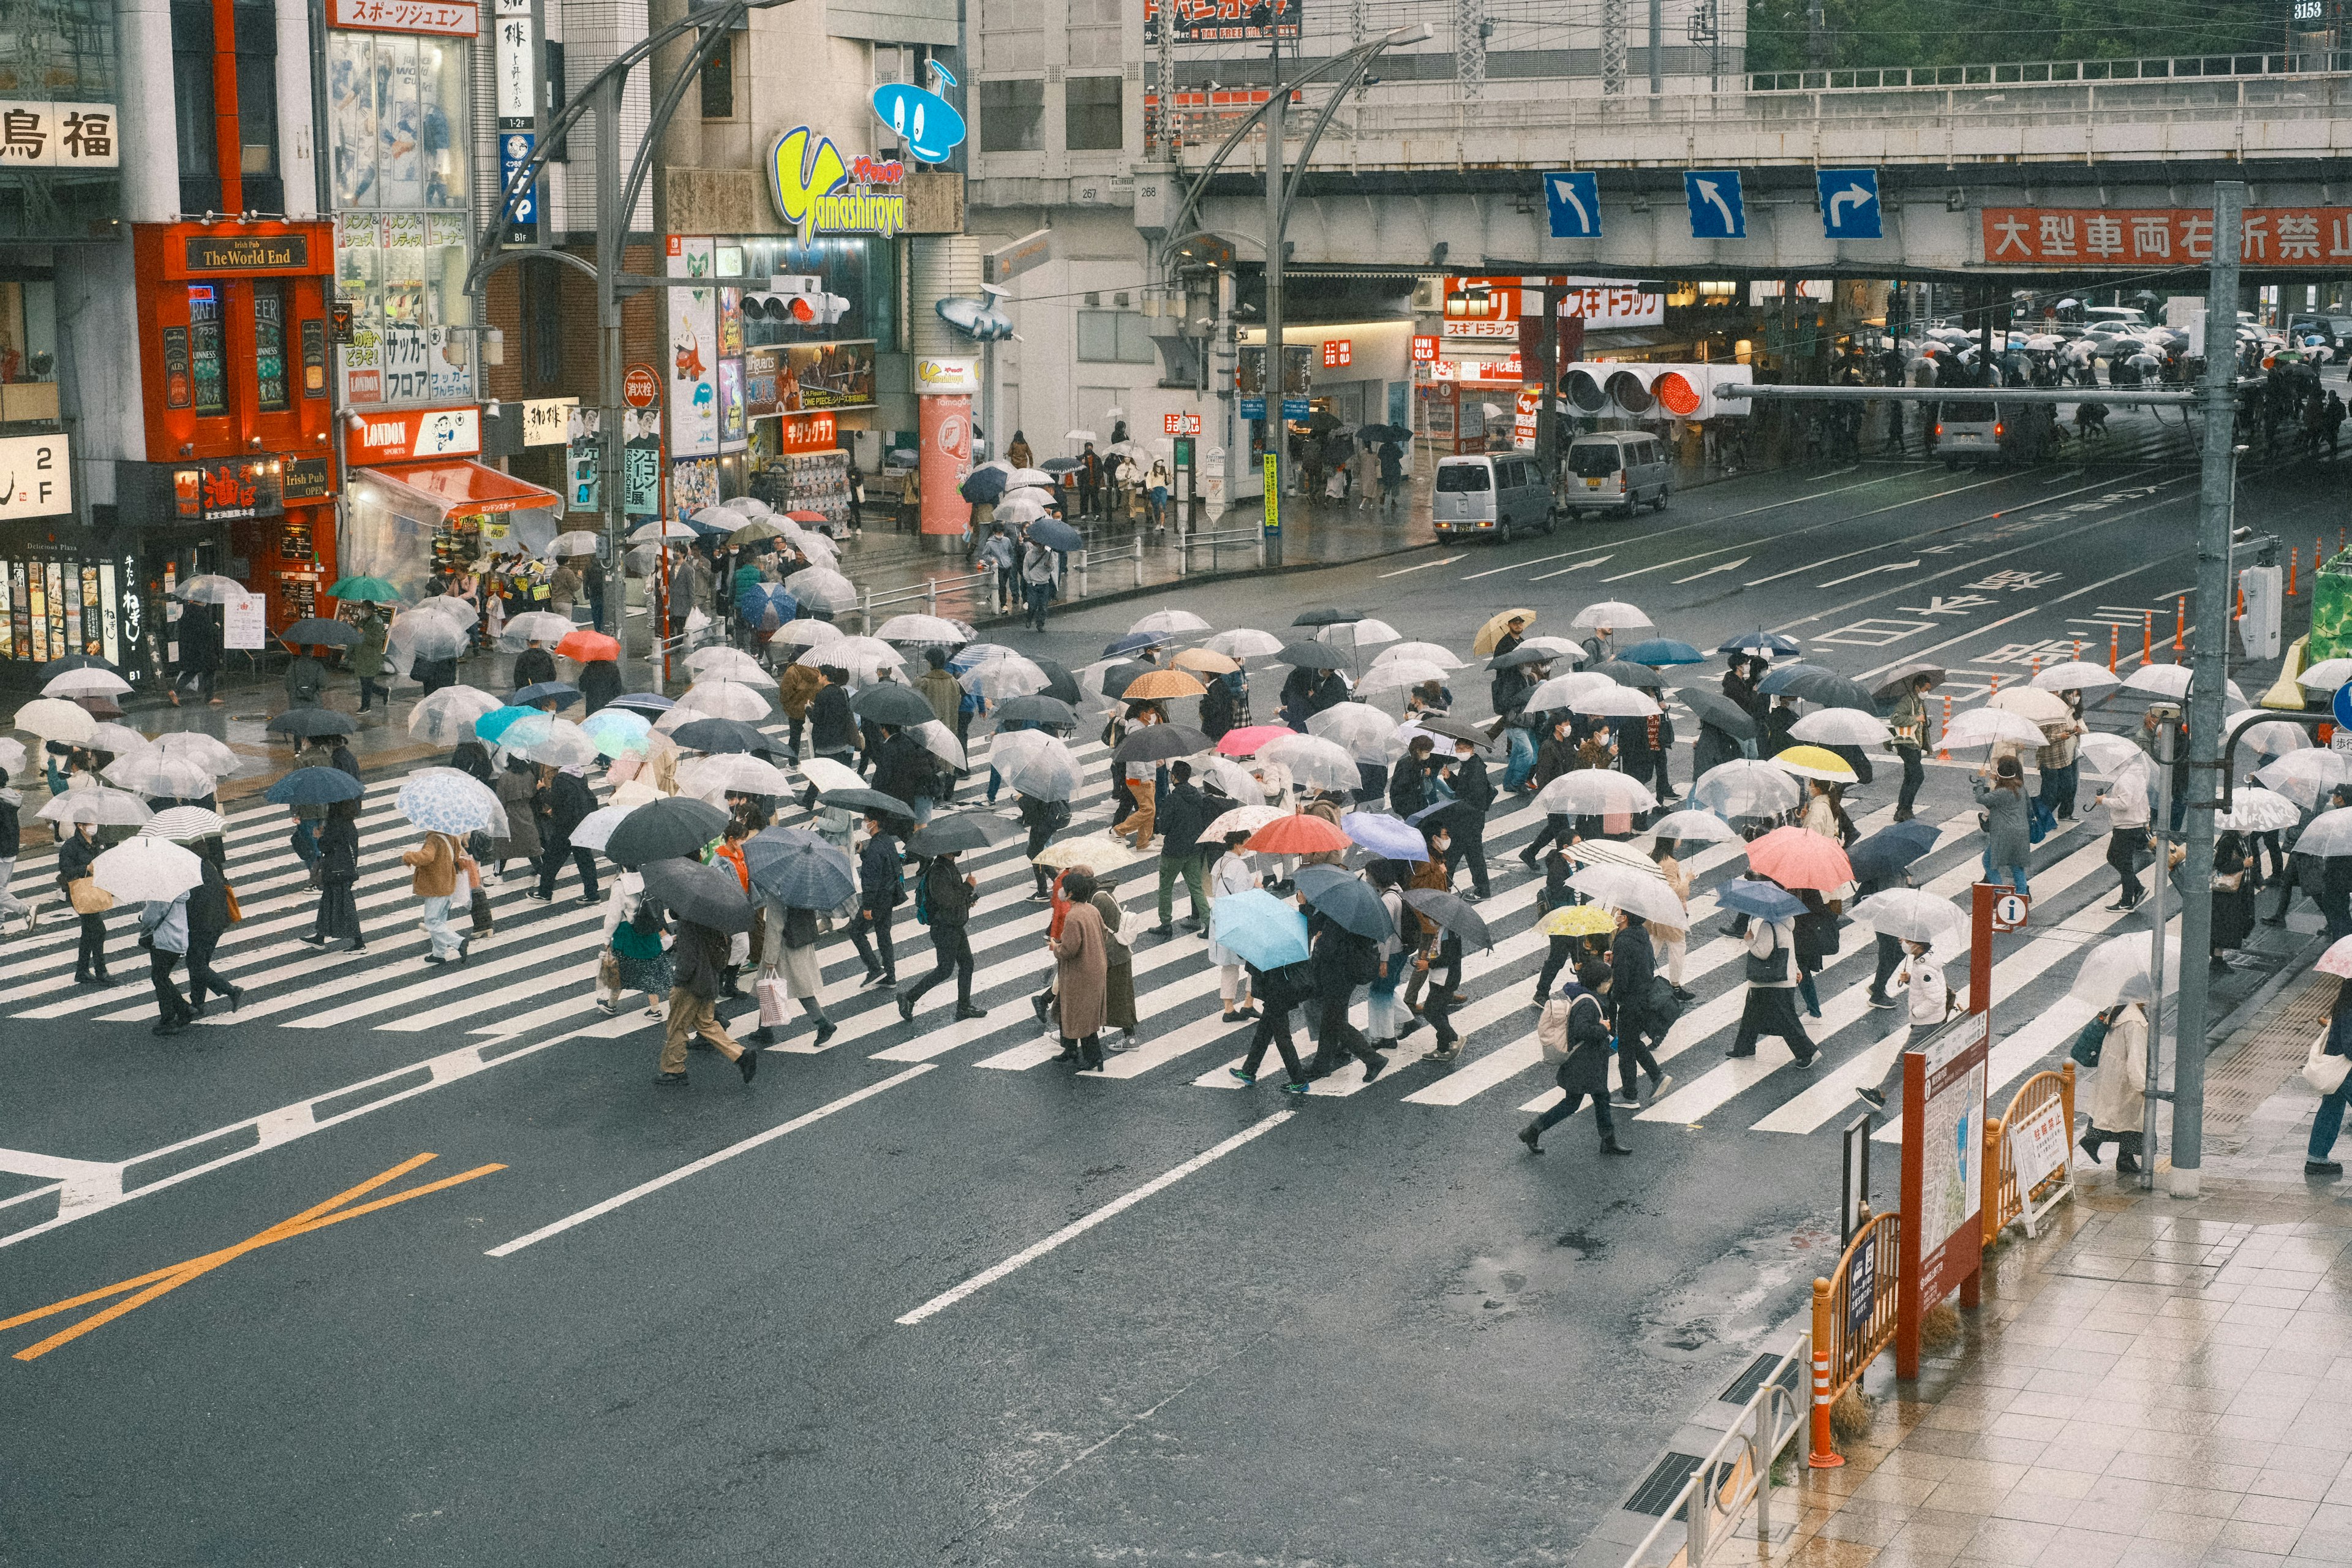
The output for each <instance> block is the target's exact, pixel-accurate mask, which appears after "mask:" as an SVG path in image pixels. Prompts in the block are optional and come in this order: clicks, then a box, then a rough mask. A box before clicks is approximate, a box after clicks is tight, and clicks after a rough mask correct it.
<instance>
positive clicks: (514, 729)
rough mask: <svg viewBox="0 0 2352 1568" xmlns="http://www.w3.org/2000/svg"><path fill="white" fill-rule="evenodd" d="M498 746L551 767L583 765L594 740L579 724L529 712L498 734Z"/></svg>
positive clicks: (594, 749)
mask: <svg viewBox="0 0 2352 1568" xmlns="http://www.w3.org/2000/svg"><path fill="white" fill-rule="evenodd" d="M499 751H501V752H505V753H506V754H507V755H508V756H510V757H522V758H525V759H527V760H528V761H530V762H534V763H546V764H547V765H548V766H550V767H554V768H584V767H586V766H587V765H588V764H589V763H593V762H594V761H595V760H596V755H597V746H596V742H593V741H592V740H590V739H589V738H588V736H587V734H586V732H585V731H583V730H582V729H581V728H580V726H579V725H577V724H574V723H573V722H572V721H571V720H569V719H559V718H557V717H556V716H555V715H554V714H552V713H532V714H530V715H529V716H527V717H525V718H521V719H518V720H516V721H514V722H513V723H511V724H509V725H508V726H507V727H506V730H505V732H504V733H502V734H500V735H499Z"/></svg>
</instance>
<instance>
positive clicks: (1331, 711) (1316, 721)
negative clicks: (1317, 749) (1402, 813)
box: [1307, 702, 1404, 766]
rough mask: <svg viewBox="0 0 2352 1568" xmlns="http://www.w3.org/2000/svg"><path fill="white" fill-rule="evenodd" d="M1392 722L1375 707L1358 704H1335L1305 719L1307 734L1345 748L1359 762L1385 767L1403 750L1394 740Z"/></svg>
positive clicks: (1394, 727) (1394, 732)
mask: <svg viewBox="0 0 2352 1568" xmlns="http://www.w3.org/2000/svg"><path fill="white" fill-rule="evenodd" d="M1396 729H1397V727H1396V723H1395V721H1393V720H1391V718H1390V717H1389V716H1388V715H1387V714H1385V713H1383V712H1381V710H1379V709H1377V708H1370V707H1367V706H1365V705H1364V704H1363V703H1361V702H1339V703H1334V704H1333V705H1332V706H1331V707H1328V708H1326V709H1325V710H1323V711H1322V712H1320V713H1317V714H1314V715H1312V716H1311V717H1309V718H1308V719H1307V733H1308V734H1310V735H1319V736H1321V737H1322V738H1323V739H1325V740H1327V741H1332V742H1337V743H1339V745H1342V746H1345V747H1347V748H1348V751H1349V753H1350V754H1351V755H1352V756H1353V757H1354V758H1355V760H1356V761H1358V762H1360V763H1380V764H1381V765H1383V766H1385V765H1386V764H1387V763H1389V762H1390V761H1391V759H1392V758H1394V757H1396V756H1397V755H1399V754H1400V753H1401V752H1402V751H1403V749H1404V748H1403V743H1402V742H1399V741H1398V740H1397V739H1396Z"/></svg>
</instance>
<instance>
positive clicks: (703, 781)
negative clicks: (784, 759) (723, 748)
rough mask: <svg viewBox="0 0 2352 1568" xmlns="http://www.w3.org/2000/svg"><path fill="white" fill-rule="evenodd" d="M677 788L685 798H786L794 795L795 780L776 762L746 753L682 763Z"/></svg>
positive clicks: (723, 753)
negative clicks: (706, 796)
mask: <svg viewBox="0 0 2352 1568" xmlns="http://www.w3.org/2000/svg"><path fill="white" fill-rule="evenodd" d="M677 787H678V789H679V791H680V793H682V794H686V795H729V794H733V795H790V794H792V793H793V781H792V775H790V774H789V773H785V772H784V770H783V769H782V768H780V767H778V766H776V764H775V763H771V762H764V761H762V760H761V759H760V758H758V757H755V756H752V755H751V754H750V753H748V752H715V753H713V754H712V755H710V756H707V757H694V758H690V759H688V761H686V762H684V763H680V764H679V765H678V770H677Z"/></svg>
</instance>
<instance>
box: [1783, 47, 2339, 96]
mask: <svg viewBox="0 0 2352 1568" xmlns="http://www.w3.org/2000/svg"><path fill="white" fill-rule="evenodd" d="M2348 65H2352V56H2347V55H2346V54H2344V53H2342V52H2340V51H2330V50H2326V49H2298V50H2296V51H2294V53H2291V54H2264V55H2172V56H2157V57H2154V58H2142V59H2121V60H2016V61H2008V62H2002V63H2000V64H1994V65H1972V66H1864V67H1858V68H1848V69H1843V70H1793V71H1750V72H1748V91H1750V92H1855V91H1859V92H1878V91H1885V90H1888V89H1916V88H1923V87H1991V86H1996V85H2000V84H2002V83H2012V82H2013V83H2016V84H2018V85H2021V86H2032V85H2035V84H2038V83H2043V82H2076V81H2180V80H2184V79H2194V78H2200V77H2217V76H2298V75H2308V74H2310V73H2312V72H2315V71H2332V70H2343V69H2346V68H2347V66H2348Z"/></svg>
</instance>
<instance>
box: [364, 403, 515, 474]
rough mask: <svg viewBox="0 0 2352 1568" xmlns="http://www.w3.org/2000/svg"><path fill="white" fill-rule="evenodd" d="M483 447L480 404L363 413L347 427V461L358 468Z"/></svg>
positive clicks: (471, 451) (455, 454)
mask: <svg viewBox="0 0 2352 1568" xmlns="http://www.w3.org/2000/svg"><path fill="white" fill-rule="evenodd" d="M481 449H482V414H481V410H479V409H478V408H410V409H404V410H401V411H399V412H396V413H394V412H388V411H387V412H377V413H362V414H361V415H360V423H359V427H358V428H357V429H352V428H351V427H350V426H345V427H344V431H343V461H344V462H346V463H349V464H351V465H352V466H353V467H354V468H358V467H363V466H365V465H367V464H370V463H400V462H407V461H410V460H412V459H415V458H470V457H472V456H473V455H474V454H475V453H477V452H479V451H480V450H481Z"/></svg>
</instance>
